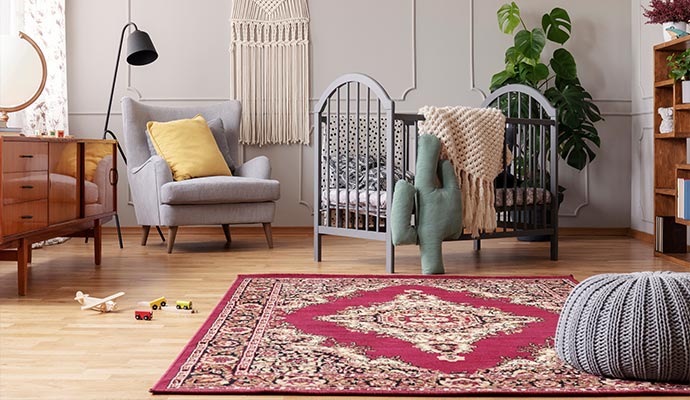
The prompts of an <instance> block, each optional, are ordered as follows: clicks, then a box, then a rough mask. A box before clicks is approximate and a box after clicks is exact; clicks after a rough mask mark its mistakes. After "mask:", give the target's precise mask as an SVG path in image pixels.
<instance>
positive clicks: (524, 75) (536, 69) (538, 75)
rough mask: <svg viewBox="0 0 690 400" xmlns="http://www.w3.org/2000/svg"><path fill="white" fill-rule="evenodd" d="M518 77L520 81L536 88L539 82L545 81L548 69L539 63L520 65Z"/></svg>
mask: <svg viewBox="0 0 690 400" xmlns="http://www.w3.org/2000/svg"><path fill="white" fill-rule="evenodd" d="M518 71H519V73H518V75H519V76H520V80H521V81H523V82H524V81H527V82H529V83H530V84H531V85H532V86H536V84H537V83H538V82H539V81H542V80H544V79H546V78H547V77H548V76H549V67H547V66H546V65H545V64H542V63H539V64H537V65H534V66H532V65H529V64H525V63H521V64H520V65H519V66H518Z"/></svg>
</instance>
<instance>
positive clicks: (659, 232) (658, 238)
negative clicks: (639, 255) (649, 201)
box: [654, 216, 687, 253]
mask: <svg viewBox="0 0 690 400" xmlns="http://www.w3.org/2000/svg"><path fill="white" fill-rule="evenodd" d="M685 231H686V230H685V225H682V224H677V223H676V219H675V217H674V216H658V217H656V221H655V227H654V233H655V235H654V236H655V242H654V250H656V251H658V252H660V253H685V252H687V247H686V246H685Z"/></svg>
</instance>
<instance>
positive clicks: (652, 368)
mask: <svg viewBox="0 0 690 400" xmlns="http://www.w3.org/2000/svg"><path fill="white" fill-rule="evenodd" d="M555 346H556V353H558V356H559V357H560V358H561V359H562V360H563V361H565V362H566V363H568V364H570V365H572V366H573V367H575V368H577V369H580V370H582V371H585V372H588V373H590V374H594V375H602V376H608V377H613V378H623V379H641V380H650V381H665V382H668V381H672V382H686V383H690V273H674V272H638V273H632V274H606V275H596V276H593V277H591V278H588V279H585V280H584V281H582V282H581V283H580V284H579V285H577V286H576V287H575V288H574V289H573V291H572V292H571V293H570V295H569V296H568V299H567V300H566V302H565V306H564V307H563V311H562V312H561V316H560V319H559V320H558V327H557V328H556V344H555Z"/></svg>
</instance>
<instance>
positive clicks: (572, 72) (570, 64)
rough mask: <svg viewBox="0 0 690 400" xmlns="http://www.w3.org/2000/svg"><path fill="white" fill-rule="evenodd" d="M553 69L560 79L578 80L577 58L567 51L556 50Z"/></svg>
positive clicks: (552, 62) (552, 61)
mask: <svg viewBox="0 0 690 400" xmlns="http://www.w3.org/2000/svg"><path fill="white" fill-rule="evenodd" d="M551 68H553V72H555V73H556V75H557V76H558V77H560V78H561V79H564V80H573V79H577V65H576V64H575V58H573V55H572V54H570V52H569V51H568V50H566V49H556V51H554V52H553V58H551Z"/></svg>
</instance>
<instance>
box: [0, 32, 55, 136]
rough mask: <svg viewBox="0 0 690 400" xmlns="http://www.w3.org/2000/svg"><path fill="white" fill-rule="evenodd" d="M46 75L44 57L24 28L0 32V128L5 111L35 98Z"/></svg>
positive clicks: (16, 109) (24, 106)
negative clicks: (14, 34)
mask: <svg viewBox="0 0 690 400" xmlns="http://www.w3.org/2000/svg"><path fill="white" fill-rule="evenodd" d="M47 76H48V70H47V68H46V59H45V57H44V56H43V52H42V51H41V49H40V48H39V47H38V45H37V44H36V42H34V41H33V39H31V38H30V37H29V36H27V35H26V34H25V33H24V32H19V36H18V37H14V36H10V35H0V128H3V127H6V126H7V120H8V119H9V117H8V115H7V113H9V112H16V111H20V110H23V109H25V108H26V107H28V106H29V105H31V103H33V102H34V101H36V99H37V98H38V96H40V95H41V92H42V91H43V88H44V87H45V85H46V77H47Z"/></svg>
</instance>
